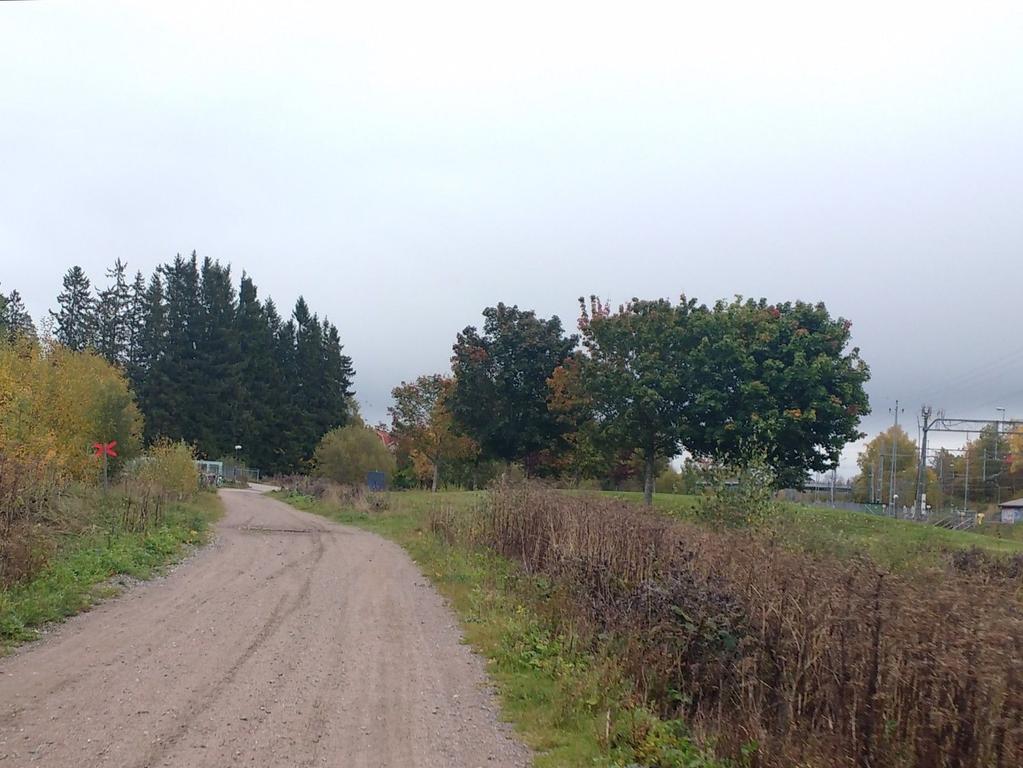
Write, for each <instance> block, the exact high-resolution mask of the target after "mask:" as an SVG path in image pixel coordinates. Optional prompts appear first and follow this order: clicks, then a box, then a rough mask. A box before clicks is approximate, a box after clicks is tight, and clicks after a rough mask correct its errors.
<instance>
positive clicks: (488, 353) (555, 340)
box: [448, 304, 578, 473]
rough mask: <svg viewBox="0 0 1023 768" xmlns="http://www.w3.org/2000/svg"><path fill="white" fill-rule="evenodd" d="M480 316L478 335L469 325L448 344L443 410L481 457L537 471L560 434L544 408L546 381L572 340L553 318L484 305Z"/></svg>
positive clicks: (560, 428)
mask: <svg viewBox="0 0 1023 768" xmlns="http://www.w3.org/2000/svg"><path fill="white" fill-rule="evenodd" d="M483 318H484V320H483V332H482V333H480V331H479V330H477V329H476V328H475V327H473V326H468V327H466V328H465V329H464V330H463V331H462V332H461V333H459V334H458V337H457V339H456V341H455V344H454V347H453V351H454V355H453V357H452V359H451V367H452V372H453V373H454V377H455V386H454V388H453V390H452V392H451V396H450V397H449V398H448V403H449V407H450V409H451V412H452V414H453V415H454V417H455V420H456V422H457V423H458V425H459V428H460V429H461V430H462V431H463V432H464V433H465V434H466V435H467V436H469V437H471V438H472V439H473V440H475V441H476V443H477V444H478V445H479V446H480V449H481V450H482V452H483V454H484V456H485V457H487V458H494V459H501V460H503V461H521V462H522V463H523V465H524V467H525V469H526V472H527V473H536V472H539V471H542V470H543V467H544V464H545V460H544V459H545V454H549V453H550V452H551V451H554V450H556V449H557V447H558V440H559V437H560V435H561V434H562V432H563V431H564V427H563V425H562V423H561V422H560V420H559V419H558V418H557V417H556V415H555V414H553V413H551V412H550V410H549V409H548V407H547V395H548V389H547V380H548V379H549V378H550V377H551V375H552V374H553V373H554V370H555V369H556V368H557V367H558V366H559V365H561V364H562V363H563V362H564V361H565V359H566V358H567V357H568V356H569V355H570V354H571V353H572V350H573V349H574V348H575V346H576V343H577V341H578V338H577V337H576V336H566V335H565V333H564V331H563V329H562V327H561V321H560V320H559V319H558V318H557V317H556V316H555V317H552V318H550V319H543V318H540V317H537V316H536V313H535V312H533V311H530V310H521V309H519V308H518V307H517V306H510V307H509V306H506V305H505V304H498V305H497V306H496V307H488V308H487V309H485V310H483Z"/></svg>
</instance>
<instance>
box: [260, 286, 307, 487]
mask: <svg viewBox="0 0 1023 768" xmlns="http://www.w3.org/2000/svg"><path fill="white" fill-rule="evenodd" d="M267 304H268V305H269V304H270V302H267ZM295 335H296V330H295V321H294V320H288V321H287V322H284V323H280V325H279V327H278V330H277V333H276V334H275V344H274V356H275V357H276V358H277V364H278V366H279V368H280V371H281V387H280V389H279V396H280V402H279V404H278V408H277V410H276V419H275V422H276V430H275V448H276V450H275V455H276V457H277V466H278V469H279V471H281V472H298V471H299V470H300V469H302V459H303V455H304V452H303V443H302V440H303V439H304V433H303V429H302V425H301V423H300V422H301V403H300V397H301V394H302V387H301V386H300V381H299V375H298V359H297V357H298V356H297V353H296V348H295Z"/></svg>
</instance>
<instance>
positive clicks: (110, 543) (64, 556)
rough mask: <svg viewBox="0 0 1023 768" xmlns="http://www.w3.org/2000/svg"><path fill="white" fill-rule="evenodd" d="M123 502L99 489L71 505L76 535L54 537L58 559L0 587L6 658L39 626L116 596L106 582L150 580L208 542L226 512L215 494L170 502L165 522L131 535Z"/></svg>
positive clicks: (75, 497) (1, 645) (0, 640)
mask: <svg viewBox="0 0 1023 768" xmlns="http://www.w3.org/2000/svg"><path fill="white" fill-rule="evenodd" d="M117 498H118V497H117V495H116V494H115V493H114V492H112V493H111V495H110V496H109V497H104V496H102V494H100V493H99V491H97V490H94V489H93V490H88V491H79V492H77V493H74V494H72V495H71V496H70V497H69V498H68V499H66V500H65V503H66V504H68V505H69V506H70V509H67V510H65V514H67V515H69V516H73V517H74V518H75V525H74V532H67V533H59V534H54V537H55V538H56V542H55V543H56V551H55V553H54V555H53V556H51V557H50V558H49V561H48V562H47V563H46V565H45V566H44V567H43V568H42V570H41V571H39V572H38V573H37V574H35V576H34V577H32V578H31V579H30V580H29V581H27V582H25V583H21V584H15V585H13V586H9V587H7V588H5V589H0V654H2V653H3V652H4V651H6V650H7V649H9V648H11V647H13V646H14V645H16V644H18V643H20V642H24V641H26V640H32V639H34V638H35V637H36V636H37V635H38V628H39V627H40V626H41V625H43V624H45V623H47V622H50V621H59V620H61V619H65V618H67V617H68V616H72V615H74V614H75V613H78V612H80V611H83V610H87V609H88V608H89V606H91V605H92V604H93V603H94V602H95V601H96V600H97V599H100V598H103V597H108V596H110V595H111V594H113V593H115V592H116V591H117V590H116V588H114V587H112V586H110V585H109V584H105V582H107V581H108V580H109V579H110V578H111V577H113V576H117V575H119V574H123V575H127V576H132V577H134V578H139V579H145V578H149V577H150V576H152V575H153V573H154V572H156V571H158V570H159V569H160V568H162V567H163V566H165V565H167V564H168V563H170V562H173V561H174V560H175V559H176V558H178V557H179V556H180V555H181V553H182V552H183V551H184V550H185V548H186V547H187V546H189V545H192V544H198V543H201V542H202V541H204V540H205V537H206V534H207V529H208V527H209V524H210V523H211V522H212V521H213V520H215V519H216V518H217V517H218V516H219V515H220V513H221V506H220V500H219V499H218V498H217V496H216V495H215V494H212V493H206V492H203V493H199V494H197V496H196V498H195V499H194V500H192V501H188V502H174V503H170V504H168V505H167V507H166V509H165V510H164V516H163V520H162V521H161V522H160V523H159V524H154V525H151V526H150V527H149V528H148V529H147V530H146V531H145V532H144V533H132V532H128V531H125V530H123V529H122V528H121V526H120V508H119V506H118V501H117Z"/></svg>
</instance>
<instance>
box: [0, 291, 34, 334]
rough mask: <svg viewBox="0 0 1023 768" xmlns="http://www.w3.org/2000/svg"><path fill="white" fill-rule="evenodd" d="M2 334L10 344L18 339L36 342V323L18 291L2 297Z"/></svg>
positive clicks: (0, 308) (0, 329)
mask: <svg viewBox="0 0 1023 768" xmlns="http://www.w3.org/2000/svg"><path fill="white" fill-rule="evenodd" d="M0 333H2V335H3V337H4V338H6V339H7V341H9V342H14V341H15V340H17V339H29V340H31V341H35V340H36V337H37V334H36V326H35V323H33V322H32V316H31V315H30V314H29V313H28V310H26V309H25V302H24V301H22V299H21V294H20V293H18V292H17V291H16V290H12V291H11V292H10V294H8V295H7V296H0Z"/></svg>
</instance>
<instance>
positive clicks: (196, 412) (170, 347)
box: [150, 252, 208, 452]
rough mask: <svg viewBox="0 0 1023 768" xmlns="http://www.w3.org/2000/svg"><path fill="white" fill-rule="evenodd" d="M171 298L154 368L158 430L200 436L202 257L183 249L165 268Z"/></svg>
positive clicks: (171, 435) (168, 434)
mask: <svg viewBox="0 0 1023 768" xmlns="http://www.w3.org/2000/svg"><path fill="white" fill-rule="evenodd" d="M161 272H162V274H163V279H164V301H165V303H166V332H165V335H164V344H163V348H162V350H161V354H160V356H159V358H158V359H157V360H156V361H155V362H154V364H153V369H152V374H155V379H156V381H155V382H154V386H153V388H152V390H151V398H152V399H151V400H150V404H151V406H152V407H153V408H154V411H155V413H154V415H151V416H150V418H155V421H154V423H153V424H152V427H151V428H152V430H153V434H157V435H162V436H164V437H169V438H171V439H172V440H187V441H189V442H195V441H197V440H198V439H199V437H200V433H201V431H202V430H201V422H202V413H201V411H202V409H203V408H205V407H207V406H208V404H207V402H206V401H205V399H204V398H203V390H204V388H205V387H206V386H207V384H208V382H207V381H206V379H205V377H204V375H203V372H202V370H201V365H200V364H199V361H198V358H197V351H198V350H199V348H200V346H201V345H202V335H203V326H204V319H203V312H202V305H201V303H200V300H199V266H198V257H197V256H196V254H195V253H194V252H193V253H192V256H191V258H189V259H184V258H182V257H181V255H180V254H179V255H178V256H176V257H175V258H174V261H173V263H171V264H165V265H164V266H163V267H162V268H161ZM199 450H200V452H203V448H202V446H199Z"/></svg>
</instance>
